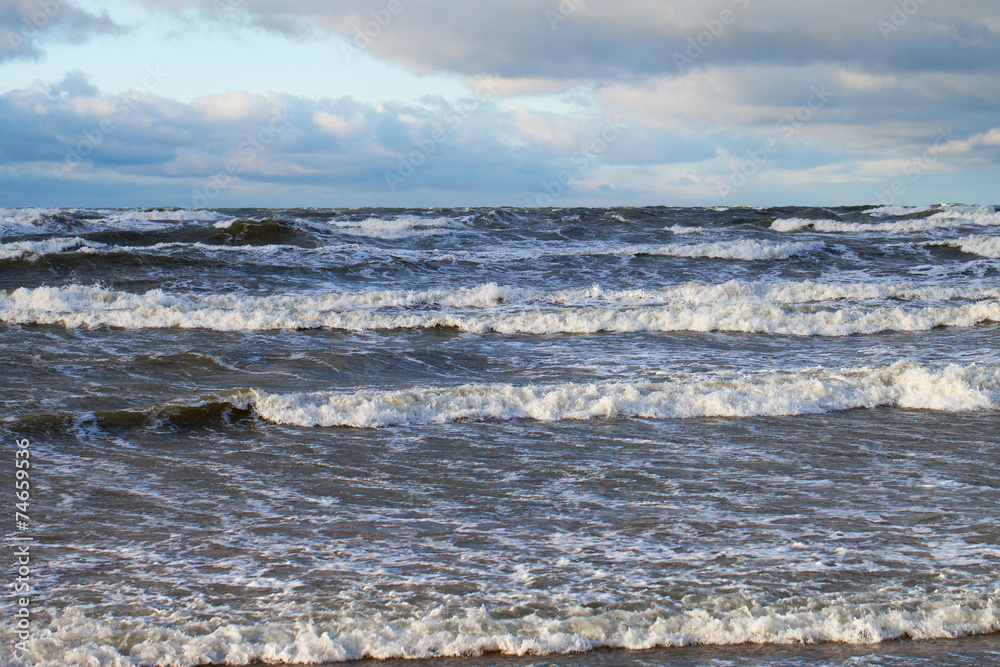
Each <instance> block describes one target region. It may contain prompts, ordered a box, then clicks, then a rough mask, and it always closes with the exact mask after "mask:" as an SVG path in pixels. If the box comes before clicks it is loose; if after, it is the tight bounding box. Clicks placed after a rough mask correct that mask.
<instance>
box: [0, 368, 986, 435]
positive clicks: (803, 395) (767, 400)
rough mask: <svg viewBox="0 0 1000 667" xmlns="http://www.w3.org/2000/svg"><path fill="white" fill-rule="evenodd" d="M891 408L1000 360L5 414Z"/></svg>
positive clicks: (89, 419)
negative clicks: (82, 411)
mask: <svg viewBox="0 0 1000 667" xmlns="http://www.w3.org/2000/svg"><path fill="white" fill-rule="evenodd" d="M882 407H895V408H904V409H913V410H935V411H941V412H970V411H976V410H996V409H1000V367H997V366H988V365H983V364H971V365H968V366H959V365H955V364H952V365H949V366H946V367H943V368H932V367H926V366H922V365H919V364H916V363H914V362H910V361H899V362H896V363H894V364H892V365H889V366H880V367H860V368H842V369H836V370H831V369H825V368H818V367H817V368H809V369H804V370H800V371H790V372H771V373H759V374H737V373H686V374H677V375H675V376H667V377H665V378H662V379H656V380H639V381H632V382H591V383H580V382H569V383H561V384H532V385H523V386H518V385H511V384H503V383H480V384H463V385H458V386H450V387H413V388H410V389H403V390H395V391H382V390H357V391H349V392H345V391H318V392H301V393H283V394H282V393H271V392H268V391H266V390H264V389H260V388H253V387H246V388H237V389H232V390H230V391H227V392H225V393H222V394H217V395H211V396H202V397H198V398H194V399H189V400H187V401H171V402H168V403H164V404H154V405H148V406H145V407H137V408H131V409H122V410H105V411H99V412H92V413H85V414H76V413H69V412H51V413H48V412H45V413H32V414H24V415H18V416H16V417H10V418H7V419H6V420H4V421H8V422H17V423H18V424H19V426H20V427H22V428H31V429H43V430H49V431H51V430H63V431H65V430H69V429H75V428H80V427H82V426H84V425H87V424H94V425H96V426H98V427H100V428H102V429H119V428H125V429H131V428H153V429H159V428H179V429H197V428H213V427H219V428H222V427H226V426H228V425H231V424H233V423H236V422H239V421H242V420H245V419H249V418H251V417H256V418H258V419H261V420H264V421H267V422H272V423H275V424H285V425H290V426H300V427H307V428H311V427H352V428H386V427H393V426H413V425H423V424H444V423H451V422H459V421H512V420H519V419H530V420H536V421H548V422H554V421H587V420H595V419H694V418H711V417H727V418H741V417H778V416H795V415H806V414H826V413H830V412H839V411H843V410H854V409H872V408H882Z"/></svg>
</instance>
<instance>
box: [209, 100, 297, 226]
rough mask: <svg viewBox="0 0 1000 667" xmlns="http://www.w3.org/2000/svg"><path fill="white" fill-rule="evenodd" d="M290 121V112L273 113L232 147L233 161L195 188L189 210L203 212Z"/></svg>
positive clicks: (282, 109)
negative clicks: (264, 122) (255, 130)
mask: <svg viewBox="0 0 1000 667" xmlns="http://www.w3.org/2000/svg"><path fill="white" fill-rule="evenodd" d="M294 118H295V114H294V113H292V111H291V110H290V109H287V108H281V109H278V110H277V111H275V112H274V113H273V114H272V115H271V119H270V120H269V121H268V123H267V125H265V126H264V127H262V128H261V129H260V130H258V131H257V132H254V133H252V134H250V135H248V136H247V138H246V139H244V140H243V141H242V142H240V144H239V146H237V147H236V157H233V158H231V159H230V160H228V161H227V162H226V168H225V169H220V170H219V171H217V172H215V173H214V174H212V175H211V176H210V177H209V179H208V181H206V182H205V183H204V184H203V185H202V186H201V187H198V188H195V190H194V197H192V199H191V204H192V208H206V207H207V206H208V204H209V203H210V202H211V201H212V200H213V199H215V198H216V197H218V196H219V195H220V194H222V191H223V190H225V189H226V188H228V187H229V186H230V185H232V183H233V180H234V179H236V178H237V177H239V175H240V174H242V173H243V172H244V171H245V170H246V168H247V167H248V166H250V164H252V163H253V162H254V160H256V159H257V156H258V155H259V154H260V152H261V151H263V150H264V149H265V148H267V147H268V146H270V145H271V144H272V143H274V140H275V139H277V138H278V135H280V134H281V133H282V132H284V131H285V130H286V129H287V128H288V126H289V125H291V121H292V120H293V119H294Z"/></svg>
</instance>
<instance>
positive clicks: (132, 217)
mask: <svg viewBox="0 0 1000 667" xmlns="http://www.w3.org/2000/svg"><path fill="white" fill-rule="evenodd" d="M97 213H99V214H101V215H102V216H103V217H104V218H105V219H106V220H111V221H136V220H139V221H147V222H154V221H161V222H211V221H215V220H226V219H228V218H230V217H231V216H228V215H226V214H224V213H219V212H218V211H212V210H210V209H186V208H173V207H169V206H168V207H165V208H140V209H103V210H99V211H97Z"/></svg>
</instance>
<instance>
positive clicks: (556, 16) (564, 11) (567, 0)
mask: <svg viewBox="0 0 1000 667" xmlns="http://www.w3.org/2000/svg"><path fill="white" fill-rule="evenodd" d="M586 1H587V0H561V2H560V3H559V7H557V9H558V10H559V11H552V10H551V9H547V10H546V11H545V20H546V21H548V22H549V27H550V28H552V32H555V31H556V30H558V29H559V24H560V23H565V22H566V21H568V20H569V17H570V16H572V15H573V14H575V13H576V10H578V9H580V7H582V6H583V5H584V3H585V2H586Z"/></svg>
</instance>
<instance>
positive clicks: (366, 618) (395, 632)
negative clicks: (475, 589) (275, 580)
mask: <svg viewBox="0 0 1000 667" xmlns="http://www.w3.org/2000/svg"><path fill="white" fill-rule="evenodd" d="M634 606H635V605H632V607H633V608H615V607H610V608H593V607H585V606H580V605H571V606H566V607H564V608H556V609H552V610H542V611H540V613H529V614H523V613H522V614H518V615H516V616H514V617H511V615H510V614H496V613H491V612H490V611H489V610H487V609H486V608H484V607H469V608H448V607H445V606H439V607H437V608H432V609H428V610H427V611H426V613H424V614H421V615H420V616H412V615H406V614H404V613H400V612H388V613H378V612H376V611H375V610H372V611H370V612H368V613H366V612H365V610H364V609H359V610H358V612H357V613H353V614H352V613H351V612H342V613H338V614H336V615H334V617H333V618H331V619H330V620H327V621H305V620H303V621H298V622H280V621H270V622H261V623H255V624H246V623H245V622H244V623H224V622H223V621H222V619H213V622H211V623H178V622H172V619H171V618H169V617H164V618H160V615H156V616H153V615H151V616H152V618H156V619H157V620H152V618H151V619H150V620H146V619H139V620H136V621H133V622H131V623H129V624H128V626H127V627H123V626H122V625H121V624H119V623H116V622H115V621H114V620H113V619H111V618H101V619H93V618H89V617H88V616H86V615H85V614H84V613H83V612H82V611H81V610H79V609H76V608H71V609H69V610H67V611H66V612H64V613H63V614H62V615H61V616H59V617H58V618H56V619H54V620H53V621H52V622H51V623H50V624H49V626H48V627H46V628H45V629H43V630H41V631H40V632H39V633H38V634H39V636H38V637H37V638H35V639H32V640H31V641H30V642H29V644H30V647H31V649H32V658H33V660H32V662H31V663H28V662H27V661H22V660H20V659H16V658H14V656H13V655H11V649H10V645H11V642H5V643H4V646H3V648H2V649H0V658H4V659H5V664H9V665H18V666H19V665H27V664H34V665H57V664H68V663H70V662H72V663H74V664H88V665H99V666H102V667H103V666H106V665H107V666H112V665H113V666H115V667H124V666H132V665H173V666H178V667H188V666H192V665H204V664H214V665H223V664H226V665H247V664H251V663H256V662H266V663H272V664H274V663H277V664H322V663H329V662H346V661H350V660H361V659H365V658H374V659H392V658H411V659H413V658H442V657H448V656H454V657H459V656H464V657H468V656H479V655H483V654H488V653H499V654H503V655H508V656H527V655H536V656H537V655H551V654H565V653H575V652H583V651H591V650H594V649H598V648H623V649H633V650H641V649H651V648H656V647H677V646H689V645H693V644H704V645H716V646H718V645H733V644H796V643H816V642H842V643H848V644H871V643H877V642H883V641H890V640H894V639H900V638H911V639H944V638H956V637H963V636H967V635H972V634H986V633H991V632H996V631H998V630H1000V611H998V609H997V607H996V604H995V603H994V601H993V600H992V599H989V598H986V599H985V600H984V599H983V598H982V597H977V596H975V595H973V594H972V593H969V594H967V595H966V596H964V597H959V596H956V597H955V598H954V599H948V600H946V601H942V602H938V603H931V602H925V601H921V600H908V601H906V602H905V603H904V604H899V605H889V604H884V605H883V604H871V603H866V604H859V603H857V602H853V601H850V600H847V599H843V600H835V601H832V602H830V603H828V604H821V603H817V602H814V601H812V600H804V601H801V602H799V603H798V604H793V603H778V604H770V605H766V606H761V605H758V604H757V603H755V602H754V601H751V600H742V601H741V600H739V599H737V598H726V597H719V598H709V599H708V600H706V601H705V602H703V603H702V604H699V605H698V606H697V607H696V608H693V609H688V610H682V611H673V610H671V609H668V608H665V607H662V606H659V605H655V604H649V603H647V604H645V605H643V608H641V609H635V608H634ZM288 615H289V616H297V615H302V614H291V613H290V614H288ZM307 615H308V616H310V617H311V616H313V615H314V613H309V614H307ZM206 626H207V627H206ZM81 636H84V637H87V638H88V640H87V642H86V644H83V643H81V642H80V640H79V637H81ZM125 637H127V638H128V639H127V640H126V639H125ZM123 643H124V644H125V645H123Z"/></svg>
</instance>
